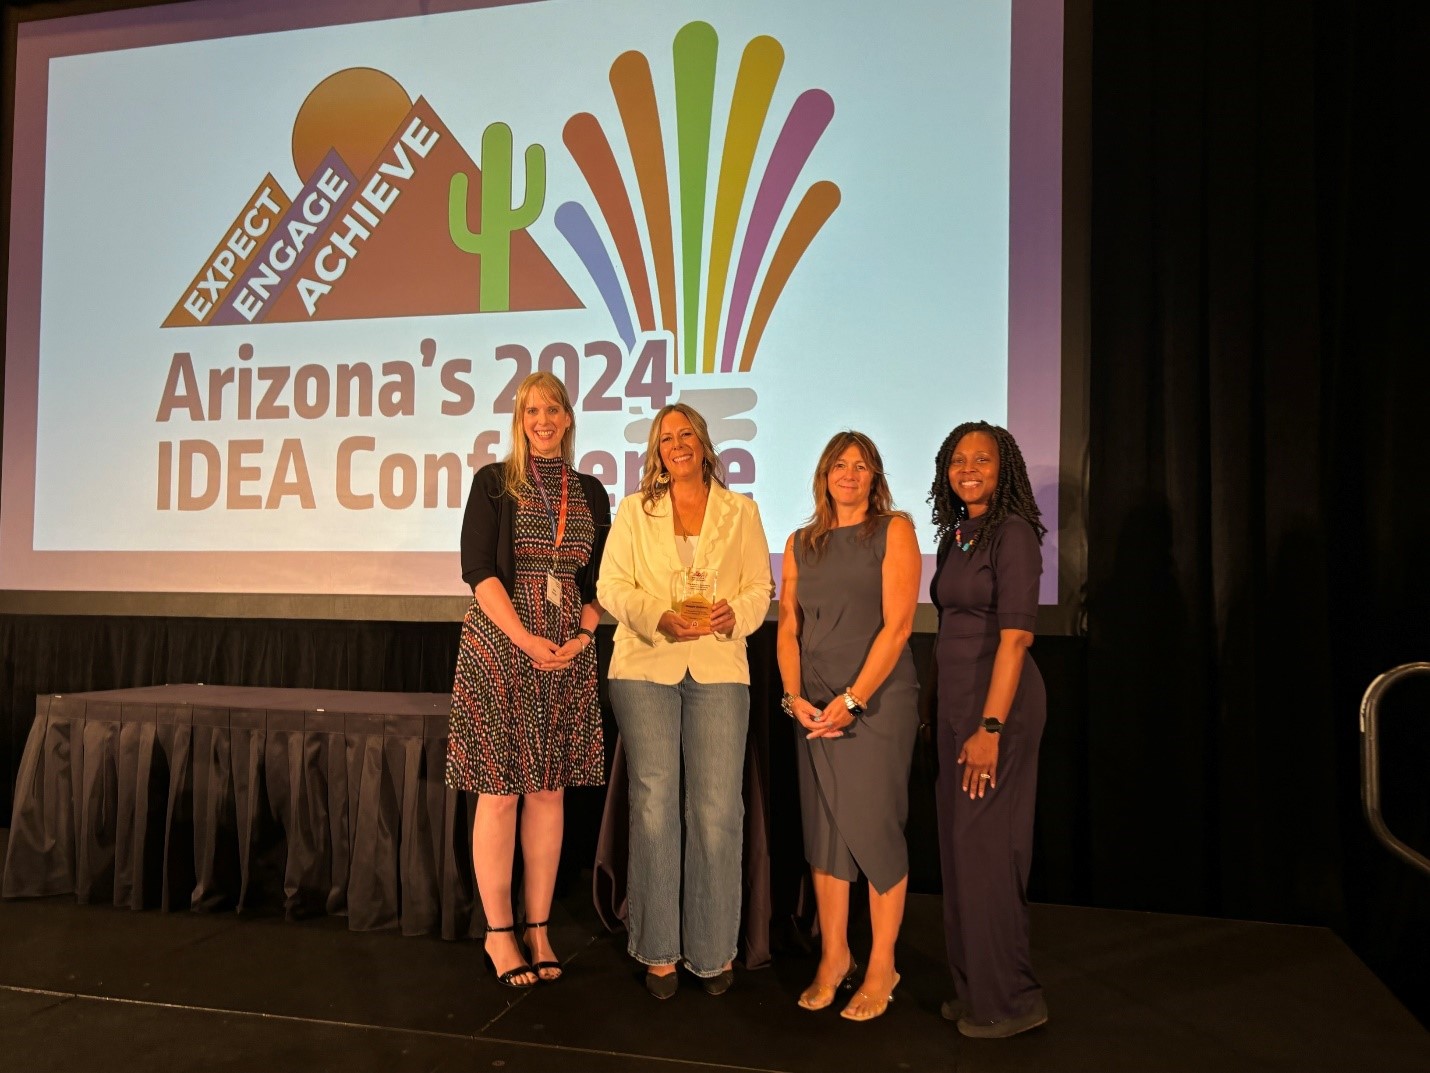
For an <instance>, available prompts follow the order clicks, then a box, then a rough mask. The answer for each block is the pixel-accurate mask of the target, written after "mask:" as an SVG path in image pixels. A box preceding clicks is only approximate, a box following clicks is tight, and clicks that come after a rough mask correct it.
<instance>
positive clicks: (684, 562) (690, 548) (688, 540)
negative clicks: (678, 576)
mask: <svg viewBox="0 0 1430 1073" xmlns="http://www.w3.org/2000/svg"><path fill="white" fill-rule="evenodd" d="M699 543H700V538H699V537H698V536H678V537H676V538H675V553H676V554H677V555H679V556H680V565H681V566H683V567H685V569H687V570H689V569H690V568H691V567H692V566H694V565H695V548H696V546H697V545H698V544H699Z"/></svg>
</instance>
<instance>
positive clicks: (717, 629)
mask: <svg viewBox="0 0 1430 1073" xmlns="http://www.w3.org/2000/svg"><path fill="white" fill-rule="evenodd" d="M710 629H711V632H713V633H718V634H720V635H721V636H723V637H729V636H730V635H731V634H732V633H734V632H735V609H734V608H732V607H731V606H730V601H729V600H716V601H715V603H714V604H713V605H712V606H711V608H710Z"/></svg>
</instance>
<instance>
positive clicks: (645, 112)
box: [556, 22, 839, 373]
mask: <svg viewBox="0 0 1430 1073" xmlns="http://www.w3.org/2000/svg"><path fill="white" fill-rule="evenodd" d="M718 45H719V42H718V39H717V37H716V34H715V30H714V28H713V27H711V26H710V25H709V24H708V23H704V22H692V23H690V24H688V25H686V26H685V27H683V28H682V29H681V30H680V31H679V33H677V34H676V37H675V42H674V46H673V50H672V51H673V69H674V76H675V77H674V82H675V108H674V111H675V128H674V132H673V133H674V137H675V143H676V160H677V168H678V173H677V175H676V176H675V186H676V189H677V191H678V201H677V202H674V203H673V202H672V199H671V183H670V182H669V180H668V177H667V175H666V149H665V130H664V128H663V126H662V120H661V109H660V104H659V102H658V100H657V97H656V90H655V82H654V79H653V78H652V76H651V67H650V62H649V60H648V59H647V58H646V56H645V55H644V54H643V53H641V52H637V51H632V52H627V53H624V54H623V55H621V56H619V57H617V59H616V60H615V62H614V63H613V64H612V65H611V72H610V83H611V90H612V92H613V93H614V95H615V99H616V106H617V108H618V109H619V112H620V116H621V128H622V131H621V132H622V133H623V134H624V136H625V141H626V148H627V149H628V150H629V153H630V159H631V161H632V165H633V168H634V172H635V175H634V184H633V185H634V188H635V190H637V191H638V192H639V200H640V204H641V206H642V215H643V218H644V231H643V232H642V228H641V225H640V224H639V223H637V219H636V210H635V208H634V203H635V199H634V198H633V197H632V193H631V191H632V184H631V183H628V182H627V181H626V177H625V176H623V175H622V173H621V168H620V165H619V164H618V163H617V160H616V155H615V153H614V151H613V149H612V146H611V142H610V139H609V137H608V136H607V133H606V131H605V130H604V129H603V128H602V126H601V124H600V121H599V120H598V119H597V118H596V117H595V116H593V115H591V114H590V113H587V112H582V113H580V114H578V115H575V116H572V118H571V119H570V121H569V122H568V123H567V124H566V129H565V131H564V133H563V139H564V141H565V143H566V147H567V149H568V150H570V152H571V155H572V157H573V158H574V159H575V161H576V163H577V165H578V167H580V169H581V173H582V175H583V176H584V177H585V179H586V182H587V184H588V185H589V186H590V189H591V194H592V197H593V198H594V199H595V202H596V206H597V208H598V209H599V211H600V213H601V217H602V219H603V221H604V223H605V226H606V231H607V232H608V233H609V235H610V239H611V243H612V244H613V245H614V247H615V256H614V257H613V256H612V255H611V251H610V250H609V249H608V248H607V245H606V242H605V240H604V239H603V237H602V236H601V233H600V231H599V229H598V228H597V227H596V225H595V222H594V221H593V220H592V219H591V218H590V216H589V214H588V213H587V211H586V209H585V208H584V207H583V206H582V205H581V204H580V203H578V202H567V203H565V204H563V205H561V206H560V208H558V209H557V210H556V225H557V228H558V229H559V230H560V231H561V233H562V235H563V236H565V238H566V240H567V241H568V242H569V243H570V244H571V246H572V248H573V249H574V250H575V252H576V254H577V256H578V257H580V259H581V262H582V264H583V265H585V267H586V270H587V272H589V273H590V276H591V279H592V281H593V282H594V283H595V284H596V288H597V290H598V291H599V292H600V295H601V299H602V301H603V302H604V303H605V305H606V308H607V310H608V311H609V312H610V315H611V319H612V321H613V323H614V324H615V326H616V330H617V332H618V334H620V336H621V338H622V339H623V340H624V341H625V344H626V346H627V348H628V349H631V348H634V346H635V340H636V333H637V331H640V332H652V331H656V330H664V331H667V332H669V333H670V335H671V337H672V339H674V340H676V347H677V350H678V356H677V360H675V361H674V362H673V363H672V366H673V370H674V371H677V372H685V373H696V372H704V373H710V372H715V371H716V369H717V357H718V369H719V371H720V372H731V371H733V370H735V369H736V368H738V369H739V370H741V371H748V370H749V369H750V367H751V365H752V364H753V362H754V360H755V354H756V352H757V351H758V350H759V346H760V340H761V338H762V337H763V335H764V331H765V328H766V326H767V325H768V323H769V320H770V316H771V314H772V313H773V311H774V308H775V305H776V303H777V302H778V301H779V297H780V295H781V293H782V292H783V290H784V287H785V285H786V283H788V281H789V278H790V275H791V274H792V273H793V271H794V269H795V266H796V265H797V264H798V263H799V261H800V259H801V258H802V257H803V256H804V253H805V251H806V250H807V249H808V248H809V246H810V244H811V243H812V242H813V241H814V238H815V236H816V235H818V234H819V231H820V229H821V228H823V226H824V224H825V223H826V222H827V221H828V220H829V218H830V216H831V215H832V214H833V213H834V210H835V209H836V208H837V207H838V205H839V187H838V186H836V185H835V184H834V183H832V182H827V181H820V182H815V183H813V184H812V185H811V186H809V187H808V188H807V189H806V190H805V191H804V193H803V194H802V195H801V196H800V199H799V202H798V204H797V205H796V206H795V209H794V211H793V213H791V214H790V216H789V219H788V221H787V222H786V223H785V226H784V230H783V232H782V233H781V234H780V235H779V238H778V240H775V231H776V228H777V227H778V225H779V222H780V219H781V218H782V216H783V215H784V212H785V209H786V208H787V206H788V205H789V202H790V199H791V197H792V195H793V192H794V188H795V185H796V184H797V182H798V181H799V177H800V174H801V172H802V171H803V170H804V167H805V165H806V163H807V162H808V160H809V157H810V155H811V153H812V152H813V150H814V147H815V145H816V144H817V143H818V142H819V139H820V137H821V136H822V135H823V133H824V131H825V129H826V128H827V127H828V126H829V123H830V121H831V120H832V119H833V117H834V101H833V99H832V98H831V97H830V96H829V94H828V93H826V92H825V91H823V90H820V89H810V90H806V91H804V92H803V93H801V94H800V95H799V96H798V97H797V98H796V99H795V101H794V103H793V104H792V105H791V107H790V109H789V112H788V114H787V115H786V116H785V118H784V121H783V122H782V123H781V124H780V127H779V131H778V133H777V134H776V135H775V137H774V145H773V148H772V149H771V150H770V153H769V157H768V159H767V160H766V162H765V167H764V171H763V173H762V174H761V175H760V176H759V178H758V179H757V180H755V181H754V182H753V183H752V181H751V180H752V171H753V166H754V161H755V159H756V156H757V153H758V149H759V146H760V143H761V139H762V137H763V136H764V135H765V133H766V130H767V120H768V117H769V110H770V104H771V102H772V100H773V98H774V93H775V88H776V85H777V84H778V81H779V76H780V70H781V68H782V66H783V64H784V49H783V48H782V46H781V45H780V43H779V42H778V41H776V40H775V39H774V38H772V37H768V36H760V37H756V38H754V39H753V40H751V41H750V42H749V43H748V44H747V45H746V46H745V50H744V53H743V55H742V56H741V59H740V67H739V71H738V74H737V76H736V79H735V87H734V91H733V93H732V96H731V100H730V105H729V113H728V118H727V121H726V124H725V141H724V144H723V146H722V147H721V150H720V158H719V173H718V177H717V179H716V184H715V193H714V205H713V214H712V221H711V225H710V229H709V232H708V233H707V232H706V231H705V230H704V222H705V218H706V215H707V207H708V197H709V179H710V172H711V160H710V151H711V139H712V129H713V128H712V117H713V114H714V94H715V76H716V70H717V60H718V53H719V49H718ZM752 188H753V190H754V193H753V201H752V202H751V205H750V210H749V214H748V216H747V218H746V219H745V221H744V227H743V229H741V227H740V218H741V212H742V210H743V208H744V206H745V204H746V202H747V199H748V198H749V197H750V192H751V189H752ZM677 214H678V218H679V221H680V229H679V236H680V238H679V241H680V251H679V278H678V281H677V267H676V266H677V257H676V250H675V240H674V230H675V229H674V221H675V219H676V218H677ZM772 241H774V242H775V246H774V253H773V255H771V256H770V257H769V261H768V264H767V265H766V264H765V258H766V254H767V253H768V251H769V248H770V244H771V242H772ZM617 263H619V265H620V269H619V274H618V271H617V268H616V264H617ZM647 264H649V265H650V266H651V267H652V268H653V271H654V275H655V294H656V295H657V296H658V299H659V305H660V310H659V313H658V314H657V312H656V310H655V303H654V301H653V299H652V290H651V280H650V276H649V274H648V272H647ZM732 265H733V268H734V275H733V279H732V278H731V275H730V272H731V267H732ZM762 266H764V274H763V277H762V278H761V276H760V270H761V267H762ZM707 272H708V274H707ZM702 275H704V276H705V286H704V290H703V293H702V289H701V279H702ZM677 282H678V284H679V285H678V287H677ZM757 283H758V290H756V284H757ZM622 284H624V286H623V285H622ZM727 286H728V296H727ZM752 297H753V304H752V302H751V299H752ZM632 306H634V312H635V315H634V318H633V317H632V311H631V307H632ZM702 323H703V326H704V330H703V332H702V331H701V330H700V327H701V325H702ZM742 341H743V342H742ZM737 352H738V362H737Z"/></svg>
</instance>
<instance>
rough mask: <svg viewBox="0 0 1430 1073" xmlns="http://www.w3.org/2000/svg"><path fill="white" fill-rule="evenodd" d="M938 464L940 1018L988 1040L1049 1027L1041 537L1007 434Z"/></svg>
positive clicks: (984, 433)
mask: <svg viewBox="0 0 1430 1073" xmlns="http://www.w3.org/2000/svg"><path fill="white" fill-rule="evenodd" d="M936 467H937V468H936V471H935V477H934V484H933V488H932V490H931V492H930V495H929V500H930V502H932V503H933V508H934V509H933V521H934V526H935V527H936V529H937V531H938V538H939V549H938V560H937V562H938V566H937V570H936V572H935V574H934V580H933V585H932V586H931V596H932V598H933V602H934V605H935V606H936V607H937V608H938V612H939V626H938V643H937V648H936V651H935V661H934V662H935V664H936V671H937V683H938V684H937V695H938V760H939V775H938V790H937V794H938V827H939V856H940V859H941V861H942V865H943V905H944V911H943V914H944V930H945V939H946V941H947V944H948V963H949V969H950V971H951V972H952V974H953V984H954V990H955V992H956V997H955V998H954V999H952V1000H950V1001H949V1002H946V1003H944V1006H943V1014H944V1016H945V1017H946V1018H948V1019H949V1020H956V1021H957V1022H958V1030H959V1031H960V1032H961V1033H963V1034H964V1035H965V1036H974V1037H980V1038H998V1037H1003V1036H1012V1035H1016V1034H1017V1033H1019V1032H1025V1031H1027V1030H1028V1029H1030V1028H1036V1027H1037V1026H1038V1025H1041V1024H1043V1023H1044V1022H1045V1021H1046V1020H1047V1019H1048V1009H1047V1005H1046V1003H1045V1002H1044V1001H1043V992H1042V988H1041V987H1040V986H1039V984H1038V981H1037V978H1036V977H1035V976H1034V975H1033V968H1032V964H1031V962H1030V959H1029V954H1028V899H1027V892H1028V865H1029V862H1030V861H1031V859H1032V855H1033V804H1034V799H1035V797H1036V793H1037V778H1038V743H1039V741H1040V739H1041V738H1042V735H1043V723H1044V721H1045V719H1046V715H1047V698H1046V694H1045V693H1044V691H1043V679H1042V676H1041V675H1040V674H1039V673H1038V667H1037V664H1035V663H1034V662H1033V660H1032V657H1031V656H1029V654H1028V648H1029V646H1030V645H1031V644H1032V643H1033V630H1034V626H1035V624H1036V620H1037V613H1038V578H1039V576H1040V575H1041V573H1042V549H1041V547H1040V545H1041V543H1042V538H1043V534H1044V533H1045V532H1047V530H1046V529H1045V528H1044V526H1043V524H1042V521H1041V519H1040V517H1039V514H1038V506H1037V503H1036V502H1035V501H1034V499H1033V493H1032V488H1031V487H1030V485H1029V483H1028V472H1027V467H1026V466H1025V465H1024V463H1023V455H1022V452H1020V451H1019V450H1018V445H1017V443H1016V442H1015V441H1014V439H1013V437H1012V436H1011V435H1010V434H1009V433H1008V431H1007V430H1006V429H1003V428H999V427H998V426H996V425H989V424H985V423H984V422H981V421H980V422H970V423H968V424H963V425H959V426H958V427H957V428H956V429H954V430H953V432H951V433H950V434H949V436H948V438H947V439H946V440H945V441H944V443H943V446H942V447H941V448H940V449H939V452H938V459H937V463H936Z"/></svg>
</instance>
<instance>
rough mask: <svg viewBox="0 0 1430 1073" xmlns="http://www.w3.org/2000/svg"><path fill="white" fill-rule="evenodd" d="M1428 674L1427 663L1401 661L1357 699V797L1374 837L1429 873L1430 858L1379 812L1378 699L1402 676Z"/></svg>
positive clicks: (1398, 855)
mask: <svg viewBox="0 0 1430 1073" xmlns="http://www.w3.org/2000/svg"><path fill="white" fill-rule="evenodd" d="M1417 674H1430V663H1405V664H1402V665H1401V666H1399V667H1395V668H1393V669H1391V670H1388V671H1386V672H1385V673H1384V674H1382V675H1381V676H1380V677H1379V678H1377V679H1376V680H1375V681H1373V682H1371V684H1370V688H1369V689H1367V690H1366V691H1365V696H1364V697H1362V698H1361V702H1360V796H1361V804H1362V805H1363V806H1364V807H1365V818H1366V821H1367V822H1368V823H1369V824H1370V829H1371V830H1372V831H1374V832H1375V836H1376V838H1378V839H1380V840H1381V841H1382V842H1383V843H1385V845H1386V847H1387V848H1389V850H1390V851H1391V852H1392V853H1394V854H1395V855H1396V856H1397V857H1399V858H1401V859H1402V860H1404V861H1406V862H1407V863H1409V864H1411V865H1414V866H1415V867H1416V868H1419V869H1420V870H1421V871H1422V872H1424V873H1425V874H1426V875H1430V857H1426V856H1425V855H1424V854H1421V853H1417V852H1416V851H1415V850H1413V849H1411V848H1410V847H1409V846H1407V845H1406V844H1405V843H1404V842H1402V841H1400V839H1398V838H1396V837H1395V836H1394V835H1393V834H1391V833H1390V828H1388V827H1387V826H1386V825H1385V819H1384V818H1383V817H1382V816H1381V814H1380V742H1379V740H1378V738H1379V733H1380V701H1381V698H1382V697H1383V696H1385V694H1386V692H1387V691H1388V690H1389V689H1390V687H1391V686H1393V685H1395V683H1396V682H1399V681H1400V680H1401V679H1402V678H1411V677H1413V676H1415V675H1417Z"/></svg>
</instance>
